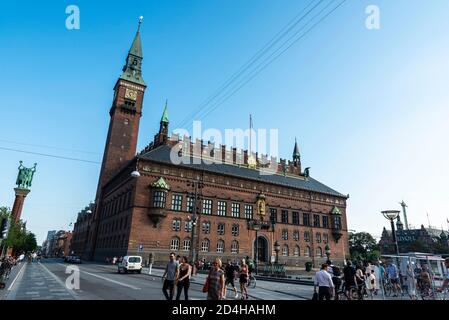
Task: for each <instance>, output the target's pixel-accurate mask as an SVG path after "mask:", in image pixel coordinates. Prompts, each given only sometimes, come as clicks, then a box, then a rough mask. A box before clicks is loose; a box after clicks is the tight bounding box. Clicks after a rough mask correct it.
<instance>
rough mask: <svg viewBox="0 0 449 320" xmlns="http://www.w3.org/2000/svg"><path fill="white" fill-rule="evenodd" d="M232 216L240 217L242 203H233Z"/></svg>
mask: <svg viewBox="0 0 449 320" xmlns="http://www.w3.org/2000/svg"><path fill="white" fill-rule="evenodd" d="M231 214H232V217H233V218H238V217H240V203H235V202H233V203H232V212H231Z"/></svg>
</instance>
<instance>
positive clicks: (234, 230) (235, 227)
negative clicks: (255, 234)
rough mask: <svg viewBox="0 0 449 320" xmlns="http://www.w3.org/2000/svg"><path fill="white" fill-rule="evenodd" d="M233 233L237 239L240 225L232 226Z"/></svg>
mask: <svg viewBox="0 0 449 320" xmlns="http://www.w3.org/2000/svg"><path fill="white" fill-rule="evenodd" d="M231 233H232V235H233V236H234V237H237V236H238V235H239V225H238V224H233V225H232V229H231Z"/></svg>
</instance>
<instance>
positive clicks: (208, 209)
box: [203, 199, 212, 214]
mask: <svg viewBox="0 0 449 320" xmlns="http://www.w3.org/2000/svg"><path fill="white" fill-rule="evenodd" d="M203 214H212V200H210V199H204V200H203Z"/></svg>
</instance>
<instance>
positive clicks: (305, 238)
mask: <svg viewBox="0 0 449 320" xmlns="http://www.w3.org/2000/svg"><path fill="white" fill-rule="evenodd" d="M304 241H305V242H310V232H309V231H304Z"/></svg>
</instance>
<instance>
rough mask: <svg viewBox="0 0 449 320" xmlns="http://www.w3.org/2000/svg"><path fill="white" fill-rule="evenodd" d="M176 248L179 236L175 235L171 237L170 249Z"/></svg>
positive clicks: (177, 247) (175, 249) (174, 249)
mask: <svg viewBox="0 0 449 320" xmlns="http://www.w3.org/2000/svg"><path fill="white" fill-rule="evenodd" d="M178 249H179V238H176V237H175V238H173V239H171V242H170V250H172V251H178Z"/></svg>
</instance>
